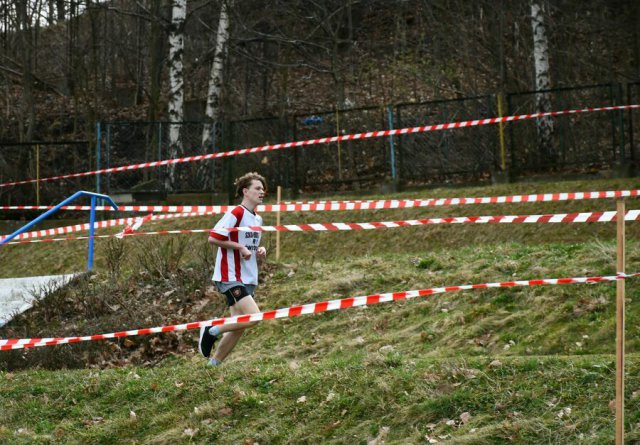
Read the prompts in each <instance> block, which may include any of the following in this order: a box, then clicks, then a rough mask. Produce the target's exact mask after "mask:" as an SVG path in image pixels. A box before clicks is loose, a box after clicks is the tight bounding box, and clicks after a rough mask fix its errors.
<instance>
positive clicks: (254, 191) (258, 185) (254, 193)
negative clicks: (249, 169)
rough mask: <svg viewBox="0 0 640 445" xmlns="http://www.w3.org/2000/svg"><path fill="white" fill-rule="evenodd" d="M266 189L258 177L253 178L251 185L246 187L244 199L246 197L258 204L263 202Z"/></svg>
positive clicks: (250, 201) (255, 204)
mask: <svg viewBox="0 0 640 445" xmlns="http://www.w3.org/2000/svg"><path fill="white" fill-rule="evenodd" d="M264 194H265V190H264V187H263V186H262V182H260V181H258V180H257V179H253V180H252V181H251V185H250V186H249V187H248V188H245V189H244V199H246V200H247V201H248V202H249V203H250V204H252V205H254V206H257V205H258V204H261V203H262V200H263V199H264Z"/></svg>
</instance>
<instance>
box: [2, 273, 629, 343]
mask: <svg viewBox="0 0 640 445" xmlns="http://www.w3.org/2000/svg"><path fill="white" fill-rule="evenodd" d="M637 276H640V273H632V274H625V273H618V274H617V275H610V276H599V277H574V278H542V279H536V280H518V281H505V282H497V283H483V284H465V285H458V286H447V287H434V288H430V289H419V290H411V291H403V292H389V293H384V294H372V295H366V296H361V297H350V298H343V299H340V300H328V301H322V302H319V303H310V304H304V305H299V306H290V307H286V308H282V309H276V310H272V311H266V312H258V313H255V314H250V315H240V316H235V317H225V318H215V319H213V320H206V321H195V322H191V323H184V324H179V325H168V326H158V327H154V328H143V329H133V330H128V331H120V332H113V333H109V334H95V335H87V336H82V337H57V338H17V339H5V340H0V351H8V350H12V349H25V348H33V347H37V346H53V345H61V344H66V343H77V342H83V341H94V340H105V339H108V338H122V337H130V336H134V335H148V334H155V333H160V332H173V331H185V330H188V329H198V328H200V327H201V326H219V325H224V324H236V323H248V322H252V321H263V320H270V319H275V318H289V317H296V316H299V315H306V314H315V313H320V312H328V311H335V310H339V309H346V308H349V307H356V306H367V305H372V304H377V303H387V302H390V301H397V300H406V299H411V298H417V297H426V296H429V295H434V294H442V293H445V292H455V291H461V290H470V289H489V288H499V287H521V286H542V285H562V284H579V283H602V282H609V281H617V280H623V279H626V278H631V277H637Z"/></svg>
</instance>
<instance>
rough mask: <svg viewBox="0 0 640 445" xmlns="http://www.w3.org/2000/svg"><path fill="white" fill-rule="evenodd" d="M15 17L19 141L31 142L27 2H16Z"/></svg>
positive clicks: (32, 101) (30, 79) (29, 45)
mask: <svg viewBox="0 0 640 445" xmlns="http://www.w3.org/2000/svg"><path fill="white" fill-rule="evenodd" d="M15 7H16V16H17V20H18V33H19V34H20V44H21V46H22V48H21V49H20V55H21V58H22V88H23V90H22V91H23V98H22V105H21V107H20V119H19V125H20V127H21V128H20V136H19V137H20V141H21V142H24V141H31V140H33V128H34V120H35V104H34V99H33V72H32V66H33V65H32V40H31V19H30V17H29V14H28V12H27V2H21V1H20V2H16V4H15Z"/></svg>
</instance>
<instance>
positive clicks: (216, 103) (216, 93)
mask: <svg viewBox="0 0 640 445" xmlns="http://www.w3.org/2000/svg"><path fill="white" fill-rule="evenodd" d="M232 1H233V0H223V1H222V5H221V6H220V18H219V19H218V32H217V35H216V48H215V52H214V54H213V63H212V64H211V71H210V73H209V89H208V93H207V107H206V110H205V115H206V120H205V124H204V126H203V128H202V152H203V153H205V154H206V153H208V152H209V151H211V152H213V151H215V144H216V142H217V140H216V139H218V138H217V137H216V136H218V134H219V125H218V121H219V119H220V92H221V90H222V76H223V72H224V62H225V58H226V57H225V56H226V54H227V41H228V40H229V14H228V9H229V7H230V6H231V3H232ZM208 170H209V169H207V166H206V164H202V166H201V168H200V169H199V174H198V176H199V177H200V178H201V182H202V184H203V188H204V189H209V188H210V186H211V183H212V182H213V180H214V178H213V177H212V176H210V175H208V174H207V171H208ZM212 170H213V169H212Z"/></svg>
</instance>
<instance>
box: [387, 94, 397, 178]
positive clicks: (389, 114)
mask: <svg viewBox="0 0 640 445" xmlns="http://www.w3.org/2000/svg"><path fill="white" fill-rule="evenodd" d="M387 117H388V119H389V130H393V108H392V107H391V105H389V106H387ZM395 152H396V150H395V146H394V143H393V134H390V135H389V163H390V164H391V179H392V180H393V182H394V183H395V182H396V153H395Z"/></svg>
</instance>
